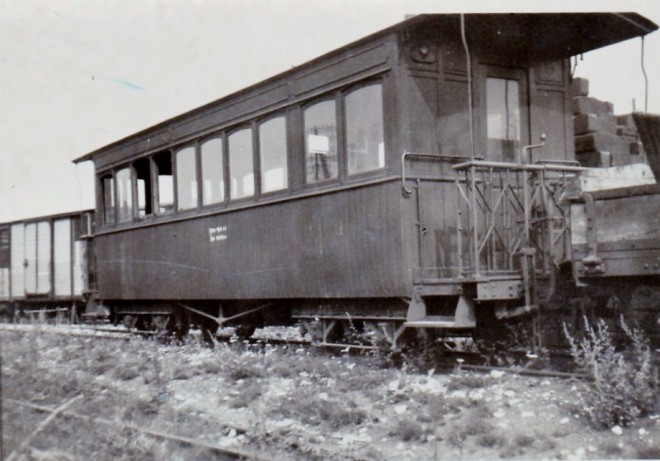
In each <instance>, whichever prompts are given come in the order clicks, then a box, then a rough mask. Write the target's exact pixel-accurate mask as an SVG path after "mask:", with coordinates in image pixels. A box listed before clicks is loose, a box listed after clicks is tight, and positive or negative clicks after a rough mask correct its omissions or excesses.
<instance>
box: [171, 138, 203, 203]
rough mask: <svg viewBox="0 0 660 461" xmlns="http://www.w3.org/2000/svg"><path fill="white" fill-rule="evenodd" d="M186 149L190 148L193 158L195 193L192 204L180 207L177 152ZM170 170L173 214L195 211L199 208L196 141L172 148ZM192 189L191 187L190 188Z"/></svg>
mask: <svg viewBox="0 0 660 461" xmlns="http://www.w3.org/2000/svg"><path fill="white" fill-rule="evenodd" d="M187 149H192V157H193V158H192V160H193V168H194V174H193V180H194V181H195V195H196V198H195V199H194V200H192V197H191V200H192V202H193V205H192V206H190V207H187V208H180V203H179V190H180V189H179V186H180V184H179V158H178V157H179V153H181V152H184V151H185V150H187ZM171 152H172V170H173V176H174V202H175V208H174V214H175V215H180V214H186V213H190V212H194V211H197V210H198V209H199V208H200V203H201V200H200V196H199V189H200V188H199V185H200V184H199V180H200V173H201V172H200V170H199V164H200V162H199V149H198V143H197V142H194V143H186V144H180V145H178V146H176V147H174V148H173V149H172V151H171ZM191 191H192V189H191Z"/></svg>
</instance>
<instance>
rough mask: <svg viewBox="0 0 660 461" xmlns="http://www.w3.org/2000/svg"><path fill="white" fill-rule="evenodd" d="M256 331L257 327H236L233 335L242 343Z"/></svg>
mask: <svg viewBox="0 0 660 461" xmlns="http://www.w3.org/2000/svg"><path fill="white" fill-rule="evenodd" d="M256 329H257V327H255V326H254V325H238V326H237V327H236V332H235V335H236V336H237V337H238V339H240V340H241V341H242V340H245V339H248V338H249V337H250V336H252V334H253V333H254V330H256Z"/></svg>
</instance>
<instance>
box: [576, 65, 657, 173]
mask: <svg viewBox="0 0 660 461" xmlns="http://www.w3.org/2000/svg"><path fill="white" fill-rule="evenodd" d="M571 90H572V93H573V101H572V104H573V125H574V130H575V156H576V159H577V160H578V161H579V162H580V163H581V164H582V165H583V166H588V167H611V166H620V165H628V164H632V163H647V161H646V155H645V153H644V149H643V148H642V145H641V143H640V142H639V139H638V136H637V129H636V127H635V121H634V120H633V117H632V115H631V114H626V115H618V116H617V115H615V114H614V106H613V104H612V103H610V102H605V101H600V100H598V99H596V98H592V97H590V96H589V81H588V80H586V79H583V78H576V79H574V80H573V82H572V83H571Z"/></svg>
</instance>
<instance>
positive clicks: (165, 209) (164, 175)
mask: <svg viewBox="0 0 660 461" xmlns="http://www.w3.org/2000/svg"><path fill="white" fill-rule="evenodd" d="M153 162H154V167H155V168H156V175H155V176H156V178H157V181H156V185H157V188H158V189H157V192H156V210H157V212H158V214H165V213H171V212H172V211H173V210H174V177H173V175H172V154H171V153H170V152H161V153H160V154H156V155H155V156H154V157H153Z"/></svg>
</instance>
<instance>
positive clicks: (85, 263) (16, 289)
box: [0, 210, 94, 317]
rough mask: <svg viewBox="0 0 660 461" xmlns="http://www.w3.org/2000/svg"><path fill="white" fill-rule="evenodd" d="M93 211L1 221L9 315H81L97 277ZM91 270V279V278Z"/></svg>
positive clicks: (0, 276)
mask: <svg viewBox="0 0 660 461" xmlns="http://www.w3.org/2000/svg"><path fill="white" fill-rule="evenodd" d="M92 225H93V212H92V211H90V210H86V211H82V212H80V211H78V212H73V213H63V214H58V215H52V216H45V217H40V218H35V219H28V220H22V221H14V222H9V223H2V224H0V307H1V308H2V312H3V314H5V315H6V316H9V317H13V316H14V315H15V314H16V313H17V307H19V306H20V308H21V309H20V310H18V313H30V312H34V313H42V314H49V313H54V312H59V313H64V312H66V313H72V314H75V310H76V308H77V306H84V302H85V296H86V294H87V293H88V292H89V291H90V287H91V285H92V284H93V283H94V280H93V269H92V266H91V264H93V248H92V247H91V246H90V244H89V241H90V239H91V237H92V235H93V228H92ZM90 275H91V278H90Z"/></svg>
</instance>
